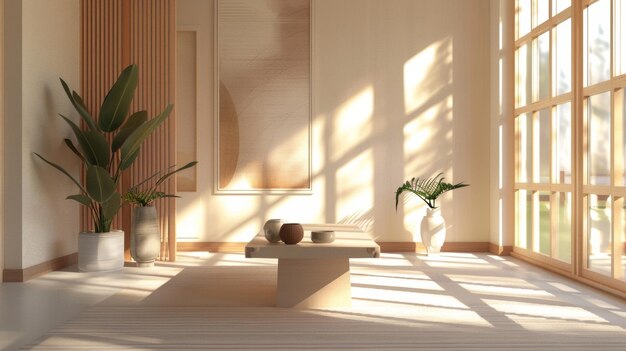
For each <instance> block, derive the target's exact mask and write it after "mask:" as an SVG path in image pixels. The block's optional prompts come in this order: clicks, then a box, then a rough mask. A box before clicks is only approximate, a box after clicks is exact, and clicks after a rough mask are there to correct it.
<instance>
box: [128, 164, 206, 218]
mask: <svg viewBox="0 0 626 351" xmlns="http://www.w3.org/2000/svg"><path fill="white" fill-rule="evenodd" d="M197 163H198V161H192V162H189V163H187V164H186V165H184V166H182V167H180V168H178V169H175V170H173V171H172V170H171V169H172V168H174V166H172V167H170V168H169V169H168V171H169V172H168V173H165V174H164V175H161V173H162V172H160V171H159V172H156V173H154V174H153V175H151V176H150V177H148V178H146V179H144V180H143V181H142V182H140V183H139V184H137V185H134V186H132V187H130V189H128V192H126V194H124V196H123V197H122V198H123V200H124V201H126V202H128V203H131V204H134V205H137V206H140V207H146V206H150V204H152V202H153V201H154V200H157V199H162V198H164V197H179V196H176V195H174V194H166V193H164V192H162V191H159V190H158V189H159V185H161V183H163V182H164V181H165V180H166V179H167V178H169V177H171V176H173V175H174V174H176V173H178V172H180V171H183V170H185V169H187V168H191V167H193V166H195V165H196V164H197ZM160 175H161V176H160ZM159 176H160V177H159ZM157 177H159V178H157Z"/></svg>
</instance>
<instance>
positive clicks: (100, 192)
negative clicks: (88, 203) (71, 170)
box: [87, 166, 115, 203]
mask: <svg viewBox="0 0 626 351" xmlns="http://www.w3.org/2000/svg"><path fill="white" fill-rule="evenodd" d="M114 192H115V183H114V182H113V179H111V176H110V175H109V172H107V170H106V169H104V168H102V167H100V166H89V168H87V194H89V196H90V197H91V198H92V199H94V200H95V201H97V202H100V203H102V202H105V201H106V200H108V199H109V198H110V197H111V195H113V193H114Z"/></svg>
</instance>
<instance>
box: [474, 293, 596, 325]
mask: <svg viewBox="0 0 626 351" xmlns="http://www.w3.org/2000/svg"><path fill="white" fill-rule="evenodd" d="M483 301H484V302H485V303H486V304H487V305H489V306H490V307H492V308H493V309H495V310H496V311H500V312H503V313H506V314H507V315H509V314H516V315H520V316H530V317H540V318H546V319H553V320H554V319H556V320H558V322H559V323H561V321H567V320H569V321H593V322H598V323H608V321H607V320H606V319H604V318H601V317H600V316H598V315H596V314H594V313H591V312H589V311H587V310H585V309H584V308H581V307H575V306H555V305H548V304H540V303H529V302H519V301H511V300H491V299H483Z"/></svg>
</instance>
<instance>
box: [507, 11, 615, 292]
mask: <svg viewBox="0 0 626 351" xmlns="http://www.w3.org/2000/svg"><path fill="white" fill-rule="evenodd" d="M516 5H517V6H516V14H515V17H516V18H515V19H516V21H515V26H516V31H515V35H516V38H515V74H516V84H515V116H514V117H515V135H516V138H515V156H516V158H515V161H516V162H515V167H516V173H515V174H516V177H515V191H516V197H515V213H516V223H515V225H516V231H515V235H516V238H515V248H514V252H516V253H517V254H519V255H521V256H526V257H528V258H531V259H535V260H537V261H540V262H543V263H544V264H545V265H550V266H552V267H554V268H558V269H561V270H562V271H565V272H568V273H571V274H576V275H578V276H581V277H583V278H586V279H592V280H594V281H596V282H599V283H602V284H604V285H607V286H610V287H612V288H618V289H621V290H625V289H626V283H625V278H626V274H625V272H626V270H625V269H626V256H624V253H625V248H624V243H625V236H626V203H625V201H624V197H625V196H626V138H625V135H626V121H624V118H625V117H626V106H625V105H624V100H625V99H624V98H625V95H626V89H625V88H626V0H582V6H572V1H570V0H516ZM575 5H578V3H576V4H575ZM573 48H577V49H573ZM577 68H578V70H577Z"/></svg>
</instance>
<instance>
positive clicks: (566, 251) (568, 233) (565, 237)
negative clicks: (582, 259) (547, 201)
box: [556, 193, 572, 263]
mask: <svg viewBox="0 0 626 351" xmlns="http://www.w3.org/2000/svg"><path fill="white" fill-rule="evenodd" d="M556 202H557V204H558V206H559V208H558V211H559V214H558V216H557V223H556V235H557V237H556V258H557V259H559V260H561V261H563V262H566V263H570V262H571V260H572V194H571V193H557V194H556Z"/></svg>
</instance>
